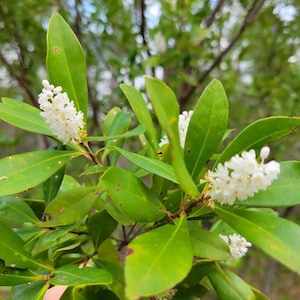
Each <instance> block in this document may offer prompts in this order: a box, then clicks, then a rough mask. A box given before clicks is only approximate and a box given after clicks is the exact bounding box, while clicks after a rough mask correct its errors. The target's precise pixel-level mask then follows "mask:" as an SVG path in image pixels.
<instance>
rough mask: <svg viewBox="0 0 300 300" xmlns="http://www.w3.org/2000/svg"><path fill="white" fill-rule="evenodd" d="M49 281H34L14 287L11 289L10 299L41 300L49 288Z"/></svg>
mask: <svg viewBox="0 0 300 300" xmlns="http://www.w3.org/2000/svg"><path fill="white" fill-rule="evenodd" d="M49 285H50V283H49V281H44V280H43V281H34V282H32V283H26V284H21V285H17V286H14V287H13V288H12V299H18V300H28V299H34V300H43V299H44V296H45V293H46V291H47V289H48V288H49Z"/></svg>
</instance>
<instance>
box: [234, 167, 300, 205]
mask: <svg viewBox="0 0 300 300" xmlns="http://www.w3.org/2000/svg"><path fill="white" fill-rule="evenodd" d="M299 178H300V162H298V161H285V162H281V163H280V173H279V175H278V178H277V179H276V180H274V182H273V183H272V185H270V186H269V187H268V188H267V189H266V190H265V191H263V190H261V191H259V192H258V193H256V194H255V195H254V196H253V197H251V198H248V199H247V200H245V201H236V203H237V204H239V205H246V206H257V207H285V206H293V205H298V204H300V192H299V191H300V189H299Z"/></svg>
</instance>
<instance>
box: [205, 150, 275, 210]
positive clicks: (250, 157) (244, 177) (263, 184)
mask: <svg viewBox="0 0 300 300" xmlns="http://www.w3.org/2000/svg"><path fill="white" fill-rule="evenodd" d="M269 153H270V148H269V147H263V148H262V149H261V151H260V161H259V162H258V161H257V159H256V155H255V151H254V150H250V151H244V152H243V153H242V154H241V155H235V156H233V157H232V158H231V159H230V160H229V161H227V162H225V163H224V165H222V164H219V165H218V166H217V169H216V170H215V171H214V172H212V171H208V173H207V175H206V177H205V180H204V181H205V182H208V188H207V190H206V191H205V197H206V198H208V199H209V201H212V202H213V201H215V200H216V201H218V202H219V203H220V204H221V205H223V204H229V205H232V204H233V203H234V201H235V200H241V201H242V200H246V199H247V198H248V197H252V196H253V195H254V194H255V193H256V192H258V191H259V190H266V188H267V187H268V186H269V185H271V183H272V181H273V180H274V179H276V178H277V176H278V174H279V172H280V165H279V163H278V162H276V161H274V160H273V161H270V162H268V163H264V160H265V159H266V158H267V157H268V155H269Z"/></svg>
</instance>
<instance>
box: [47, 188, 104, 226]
mask: <svg viewBox="0 0 300 300" xmlns="http://www.w3.org/2000/svg"><path fill="white" fill-rule="evenodd" d="M98 197H99V188H95V187H78V188H74V189H72V190H69V191H66V192H64V193H60V194H59V195H58V196H57V197H55V198H54V199H53V200H52V201H51V202H50V203H49V205H48V206H47V207H46V210H45V213H44V217H45V218H46V221H45V222H44V224H43V226H46V227H51V226H62V225H69V224H73V223H76V222H78V221H80V220H81V219H82V218H83V217H84V216H85V215H86V214H87V213H88V212H89V211H90V210H91V208H92V207H93V205H94V203H95V201H96V199H97V198H98Z"/></svg>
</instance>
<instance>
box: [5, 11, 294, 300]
mask: <svg viewBox="0 0 300 300" xmlns="http://www.w3.org/2000/svg"><path fill="white" fill-rule="evenodd" d="M47 46H48V49H47V51H48V53H47V68H48V74H49V81H47V80H44V81H43V82H42V86H43V89H42V93H41V94H40V95H39V104H40V110H39V109H38V108H34V107H32V106H30V105H28V104H25V103H23V102H20V101H17V100H14V99H9V98H3V99H2V103H0V118H1V119H2V120H3V121H5V122H7V123H9V124H11V125H13V126H16V127H19V128H21V129H23V130H27V131H30V132H34V133H36V134H41V135H44V136H48V137H50V138H51V139H53V140H54V141H55V143H57V146H55V147H52V148H51V149H47V150H39V151H31V152H28V153H20V154H15V155H11V156H8V157H4V158H2V159H0V197H1V198H0V207H1V210H0V212H1V214H0V231H1V234H2V239H1V241H0V268H1V272H0V284H1V286H12V295H13V298H14V299H18V300H19V299H21V300H22V299H26V300H27V299H43V298H44V295H45V294H47V290H48V289H49V287H52V286H54V287H55V286H64V287H65V290H64V293H63V296H62V298H61V299H130V300H131V299H163V298H173V299H198V298H200V297H202V296H203V295H205V294H206V293H207V292H208V291H209V290H214V291H215V293H216V294H217V295H218V297H219V298H220V299H226V300H227V299H267V297H266V296H265V295H263V294H262V293H261V292H259V291H258V290H257V289H255V288H254V287H252V286H251V285H250V284H249V283H246V282H245V281H244V280H243V279H242V278H240V277H239V276H238V275H236V274H234V273H233V272H232V271H229V270H228V269H227V267H228V264H230V263H232V262H233V261H235V260H238V259H242V258H241V257H242V256H244V255H246V254H247V255H251V250H250V251H249V253H248V252H247V251H248V249H251V248H250V247H251V246H252V245H255V246H257V247H259V248H261V249H262V250H263V251H264V252H265V253H266V254H267V255H270V256H271V257H273V258H275V259H277V260H278V261H279V262H281V263H282V264H283V265H285V266H286V267H288V268H290V269H291V270H292V271H295V272H300V257H299V247H300V226H298V225H297V224H295V223H293V222H291V221H288V220H285V219H283V218H281V217H279V216H278V215H277V213H276V211H275V208H276V207H289V206H294V205H297V204H299V203H300V192H299V182H298V181H299V176H300V164H299V162H297V161H285V162H280V163H279V162H276V161H274V160H271V161H268V162H267V161H266V160H267V158H268V156H269V152H270V148H269V146H267V145H269V144H270V143H271V142H272V141H274V140H277V139H280V138H282V137H284V136H285V135H289V134H290V132H291V131H292V130H293V129H294V128H296V127H298V126H299V125H300V118H297V117H270V118H265V119H260V120H258V121H256V122H254V123H252V124H250V125H248V126H247V127H246V128H245V129H243V130H242V131H241V132H240V133H239V134H237V135H236V136H235V137H234V138H233V139H232V140H231V141H227V146H226V147H225V148H224V145H223V144H222V143H223V140H224V139H225V138H227V139H228V135H227V122H228V101H227V97H226V94H225V91H224V88H223V86H222V84H221V83H220V81H218V80H213V81H212V82H211V83H210V84H209V85H208V86H207V87H206V89H205V90H204V92H203V94H202V95H201V97H200V99H199V101H198V102H197V104H196V106H195V108H194V110H193V111H190V112H183V113H182V114H180V113H179V107H178V104H177V100H176V97H175V95H174V93H173V92H172V91H171V90H170V89H169V88H168V87H167V86H166V85H165V84H164V83H163V82H161V81H160V80H157V79H153V78H148V77H146V78H145V82H146V90H147V94H148V97H149V100H150V102H151V104H152V107H153V111H154V117H155V118H157V121H158V123H159V129H157V128H156V126H154V124H153V120H152V116H151V115H150V112H149V110H148V107H147V105H146V102H145V100H144V98H143V96H142V94H141V93H140V92H139V91H137V90H136V89H134V88H133V87H131V86H129V85H125V84H122V85H121V86H120V88H121V90H122V91H123V93H124V95H125V96H126V98H127V99H128V102H129V104H130V106H131V108H132V111H133V113H134V115H135V118H136V120H137V122H138V125H137V126H136V127H134V128H132V127H131V117H130V115H129V114H126V113H124V112H123V111H122V110H121V109H119V108H113V109H112V110H111V111H110V112H108V114H107V115H106V117H105V120H104V124H103V134H102V135H101V136H89V135H88V132H87V131H86V127H85V126H86V123H87V111H88V110H87V105H88V101H87V85H86V81H85V79H86V70H85V59H84V55H83V51H82V48H81V46H80V44H79V42H78V40H77V39H76V37H75V35H74V33H73V32H72V31H71V29H70V28H69V26H68V25H67V24H66V23H65V21H64V20H63V19H62V17H61V16H60V15H58V14H55V15H54V16H53V17H52V18H51V21H50V24H49V28H48V34H47ZM70 49H71V50H70ZM42 86H41V88H42ZM70 99H71V100H70ZM164 135H165V136H164ZM160 136H163V138H162V140H161V142H159V137H160ZM128 138H131V142H134V143H136V144H137V147H136V149H137V150H136V152H130V151H128V150H126V149H127V147H125V145H126V141H127V139H128ZM100 142H101V146H99V143H100ZM221 149H223V150H221ZM79 157H81V158H82V159H85V160H86V168H85V169H84V171H83V172H82V173H81V174H80V176H79V178H75V177H72V176H71V175H69V174H67V173H66V167H65V166H66V164H68V163H70V162H71V161H74V160H76V159H78V158H79ZM121 157H122V158H123V159H126V160H127V161H128V165H127V166H126V168H123V167H122V164H121V163H120V160H119V159H120V158H121ZM82 178H83V180H82ZM207 219H210V220H211V224H212V226H211V228H210V229H209V230H207V229H203V228H202V221H203V220H207Z"/></svg>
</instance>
